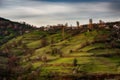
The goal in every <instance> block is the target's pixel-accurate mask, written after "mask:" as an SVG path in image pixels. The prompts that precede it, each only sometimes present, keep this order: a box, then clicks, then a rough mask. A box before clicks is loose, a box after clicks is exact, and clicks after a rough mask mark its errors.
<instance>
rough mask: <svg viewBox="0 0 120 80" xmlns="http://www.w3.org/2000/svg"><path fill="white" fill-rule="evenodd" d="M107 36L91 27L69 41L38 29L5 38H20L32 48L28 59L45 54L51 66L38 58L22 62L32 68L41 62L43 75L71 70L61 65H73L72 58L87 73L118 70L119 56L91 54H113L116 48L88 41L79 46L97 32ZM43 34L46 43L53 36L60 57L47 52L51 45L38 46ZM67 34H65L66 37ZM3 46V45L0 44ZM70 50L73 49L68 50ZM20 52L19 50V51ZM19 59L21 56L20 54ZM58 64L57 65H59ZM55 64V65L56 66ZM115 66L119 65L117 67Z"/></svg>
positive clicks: (38, 65)
mask: <svg viewBox="0 0 120 80" xmlns="http://www.w3.org/2000/svg"><path fill="white" fill-rule="evenodd" d="M103 34H105V35H107V34H109V31H107V30H99V31H97V30H93V31H89V32H84V33H82V34H78V35H75V36H72V37H71V38H70V40H68V39H66V40H63V41H61V40H62V37H61V33H60V32H58V33H56V34H53V35H49V34H48V33H47V32H40V31H33V32H31V33H28V34H25V35H23V36H20V37H17V38H14V39H12V40H11V41H9V42H8V43H7V44H9V43H12V42H13V41H19V40H20V39H22V41H23V44H26V45H27V47H28V48H34V49H35V52H34V53H33V54H32V56H30V59H32V60H34V59H36V58H37V57H39V56H44V55H45V56H47V59H48V62H47V64H48V65H51V64H52V66H45V64H44V63H43V62H42V61H35V62H32V61H29V62H25V63H24V64H23V65H28V64H32V65H33V68H34V69H36V68H38V67H40V66H41V65H44V66H43V67H42V74H43V75H44V74H47V73H49V72H51V71H53V72H59V73H71V72H72V71H73V69H74V68H75V67H73V66H64V65H63V64H66V65H67V64H68V65H69V64H73V60H74V58H76V59H77V61H78V64H79V71H83V72H88V73H115V72H119V71H120V70H118V71H117V70H116V69H117V67H116V65H118V64H119V63H120V59H119V57H111V58H105V57H95V56H93V55H94V54H114V53H116V52H119V51H120V49H114V48H112V49H107V48H106V45H105V44H104V43H94V44H88V45H86V46H84V47H82V48H81V45H83V44H84V43H86V42H93V41H94V39H95V38H96V37H97V36H99V35H103ZM43 35H46V38H47V41H48V42H49V43H50V41H51V38H53V39H54V41H55V43H54V46H53V48H58V49H60V50H61V51H62V52H63V55H64V57H59V55H51V48H52V47H51V46H50V45H48V46H46V47H42V48H40V44H41V37H42V36H43ZM67 36H70V35H69V34H66V37H67ZM3 47H4V46H3ZM70 50H72V51H73V52H72V53H70ZM18 51H20V50H17V49H16V48H15V49H14V50H13V52H14V53H16V54H19V53H18ZM21 51H22V50H21ZM22 58H23V60H24V59H25V56H22ZM59 64H60V65H59ZM56 65H58V66H56ZM118 68H120V67H119V66H118Z"/></svg>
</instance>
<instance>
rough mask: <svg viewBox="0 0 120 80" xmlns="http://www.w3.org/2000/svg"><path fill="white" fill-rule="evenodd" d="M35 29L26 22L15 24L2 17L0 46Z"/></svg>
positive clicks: (0, 21) (0, 20)
mask: <svg viewBox="0 0 120 80" xmlns="http://www.w3.org/2000/svg"><path fill="white" fill-rule="evenodd" d="M33 29H34V27H33V26H32V25H29V24H26V23H25V22H23V23H19V22H13V21H10V20H8V19H5V18H1V17H0V45H2V44H4V43H6V42H7V41H8V40H10V39H12V38H14V37H16V36H19V35H22V34H24V33H26V32H30V31H31V30H33Z"/></svg>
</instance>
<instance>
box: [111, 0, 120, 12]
mask: <svg viewBox="0 0 120 80" xmlns="http://www.w3.org/2000/svg"><path fill="white" fill-rule="evenodd" d="M110 8H111V10H113V11H115V12H119V13H120V0H112V1H111V5H110Z"/></svg>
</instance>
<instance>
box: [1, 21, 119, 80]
mask: <svg viewBox="0 0 120 80" xmlns="http://www.w3.org/2000/svg"><path fill="white" fill-rule="evenodd" d="M114 25H117V26H119V27H115V26H114ZM86 26H88V25H83V27H82V28H78V27H76V28H74V29H73V28H70V27H65V28H62V27H63V26H58V27H57V28H56V27H52V28H50V29H49V30H45V29H42V28H39V29H37V30H33V31H31V32H29V33H25V34H23V35H20V36H17V37H15V38H13V39H11V40H9V41H8V42H7V43H5V44H3V45H2V46H1V53H3V55H6V59H5V58H1V59H3V60H2V61H8V63H9V64H6V63H5V62H3V63H4V64H5V66H7V67H9V69H8V70H7V71H8V72H9V73H7V74H6V75H7V78H8V79H9V80H47V79H53V80H56V79H57V78H59V79H60V80H62V79H65V80H73V79H75V78H76V79H85V80H86V79H89V80H93V79H97V77H98V78H99V79H107V78H109V79H111V78H114V79H116V78H117V75H120V53H119V52H120V35H119V33H120V32H119V29H120V22H109V23H106V25H105V26H104V27H102V28H100V27H99V24H94V27H93V28H90V29H89V28H87V27H86ZM63 30H64V34H63ZM5 70H6V69H5ZM95 74H96V75H95ZM110 75H112V76H113V77H111V76H110ZM96 76H97V77H96ZM118 78H119V77H118Z"/></svg>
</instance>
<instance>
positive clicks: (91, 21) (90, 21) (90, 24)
mask: <svg viewBox="0 0 120 80" xmlns="http://www.w3.org/2000/svg"><path fill="white" fill-rule="evenodd" d="M88 28H89V29H92V28H93V20H92V19H89V26H88Z"/></svg>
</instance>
